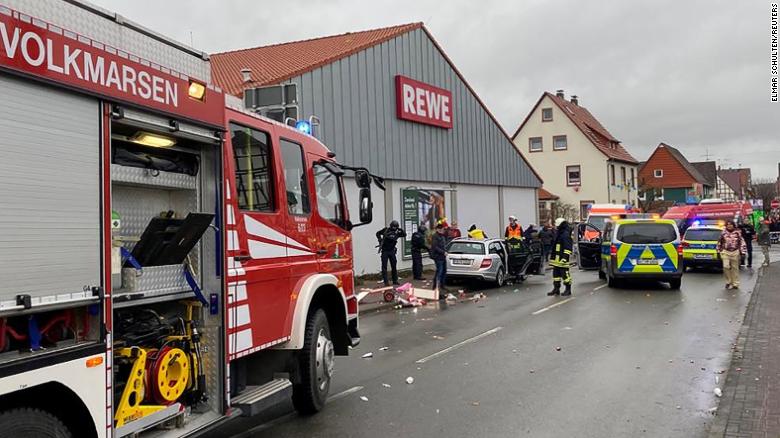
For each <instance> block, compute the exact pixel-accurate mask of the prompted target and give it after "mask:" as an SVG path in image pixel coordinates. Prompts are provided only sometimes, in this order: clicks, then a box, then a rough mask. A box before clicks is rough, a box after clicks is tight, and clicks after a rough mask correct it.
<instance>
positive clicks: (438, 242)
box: [429, 224, 447, 298]
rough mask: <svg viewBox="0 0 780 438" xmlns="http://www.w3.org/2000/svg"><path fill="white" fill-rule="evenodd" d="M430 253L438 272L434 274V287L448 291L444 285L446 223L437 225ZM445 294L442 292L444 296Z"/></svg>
mask: <svg viewBox="0 0 780 438" xmlns="http://www.w3.org/2000/svg"><path fill="white" fill-rule="evenodd" d="M429 254H430V256H431V258H432V259H433V261H434V262H435V263H436V274H434V276H433V288H434V289H437V287H438V289H439V291H440V292H446V291H447V289H446V288H445V287H444V285H445V280H446V278H447V229H446V228H445V227H444V225H442V224H439V225H436V233H435V234H434V235H433V239H432V240H431V249H430V250H429ZM443 296H444V294H440V296H439V298H442V297H443Z"/></svg>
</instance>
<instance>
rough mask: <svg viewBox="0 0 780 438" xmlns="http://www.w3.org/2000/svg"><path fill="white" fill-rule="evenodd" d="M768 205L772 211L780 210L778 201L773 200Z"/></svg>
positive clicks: (779, 201)
mask: <svg viewBox="0 0 780 438" xmlns="http://www.w3.org/2000/svg"><path fill="white" fill-rule="evenodd" d="M769 205H770V206H771V207H772V210H776V209H778V208H780V200H777V199H773V200H772V203H771V204H769Z"/></svg>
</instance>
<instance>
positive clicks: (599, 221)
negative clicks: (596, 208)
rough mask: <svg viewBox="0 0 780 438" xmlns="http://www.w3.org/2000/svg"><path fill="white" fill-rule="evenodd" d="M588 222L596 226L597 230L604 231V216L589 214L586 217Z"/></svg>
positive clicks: (605, 219) (605, 220)
mask: <svg viewBox="0 0 780 438" xmlns="http://www.w3.org/2000/svg"><path fill="white" fill-rule="evenodd" d="M588 223H589V224H591V225H593V226H594V227H596V228H598V229H599V231H604V226H605V225H606V224H607V217H606V216H591V217H589V218H588Z"/></svg>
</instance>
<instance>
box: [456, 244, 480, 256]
mask: <svg viewBox="0 0 780 438" xmlns="http://www.w3.org/2000/svg"><path fill="white" fill-rule="evenodd" d="M447 252H449V253H450V254H474V255H482V254H485V245H484V244H482V243H479V242H452V243H450V246H449V248H448V249H447Z"/></svg>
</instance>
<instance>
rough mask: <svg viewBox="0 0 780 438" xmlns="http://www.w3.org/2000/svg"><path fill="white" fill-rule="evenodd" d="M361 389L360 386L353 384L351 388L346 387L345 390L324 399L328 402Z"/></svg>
mask: <svg viewBox="0 0 780 438" xmlns="http://www.w3.org/2000/svg"><path fill="white" fill-rule="evenodd" d="M362 390H363V387H362V386H353V387H352V388H349V389H347V390H345V391H341V392H340V393H338V394H334V395H332V396H330V397H328V400H327V401H325V403H330V402H333V401H336V400H338V399H340V398H343V397H346V396H348V395H350V394H354V393H356V392H358V391H362Z"/></svg>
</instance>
